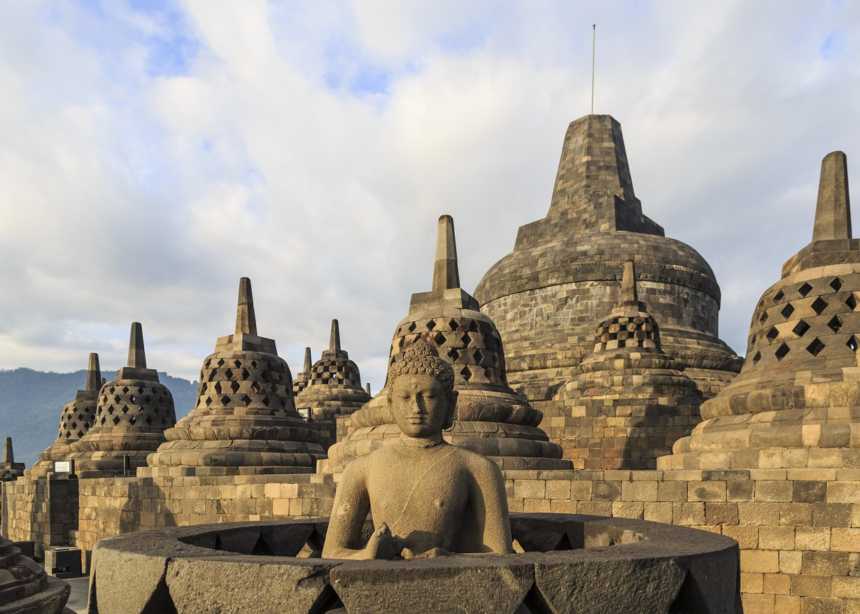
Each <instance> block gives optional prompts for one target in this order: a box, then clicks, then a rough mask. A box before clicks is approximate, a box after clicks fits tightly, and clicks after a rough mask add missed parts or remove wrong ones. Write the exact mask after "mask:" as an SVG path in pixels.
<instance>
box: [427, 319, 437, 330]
mask: <svg viewBox="0 0 860 614" xmlns="http://www.w3.org/2000/svg"><path fill="white" fill-rule="evenodd" d="M424 326H426V327H427V330H433V329H434V328H436V320H428V321H427V324H425V325H424Z"/></svg>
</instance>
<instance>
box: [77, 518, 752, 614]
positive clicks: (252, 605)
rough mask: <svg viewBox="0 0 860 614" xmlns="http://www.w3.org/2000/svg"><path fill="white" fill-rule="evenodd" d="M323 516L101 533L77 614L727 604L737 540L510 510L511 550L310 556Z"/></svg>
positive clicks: (683, 609) (681, 609)
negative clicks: (425, 556) (422, 556)
mask: <svg viewBox="0 0 860 614" xmlns="http://www.w3.org/2000/svg"><path fill="white" fill-rule="evenodd" d="M326 528H327V520H326V519H317V520H284V521H269V522H257V523H236V524H217V525H200V526H194V527H179V528H170V529H162V530H159V531H143V532H139V533H132V534H129V535H122V536H119V537H114V538H110V539H105V540H102V541H100V542H99V543H98V545H97V546H96V549H95V551H94V553H93V574H92V577H91V583H90V612H96V613H101V614H112V613H114V612H122V613H123V614H126V613H131V612H144V611H146V612H156V611H158V612H177V613H179V614H181V613H183V612H261V613H262V612H278V613H281V614H283V613H287V614H289V613H302V614H306V613H309V612H313V613H323V612H332V613H333V612H346V613H353V612H388V613H395V612H408V613H409V614H414V613H416V612H467V613H472V612H492V613H494V614H495V613H500V612H512V613H515V614H530V613H541V614H543V613H548V612H553V613H562V612H570V613H573V612H576V613H577V614H589V613H592V612H595V613H598V612H599V613H600V614H605V613H606V612H612V613H613V614H624V613H628V612H629V613H633V612H636V613H640V612H649V613H654V614H657V613H659V612H667V613H668V612H672V613H678V614H680V613H693V612H695V613H697V614H717V613H719V614H723V613H725V614H730V613H737V612H740V606H739V603H740V597H739V571H738V546H737V544H736V543H735V542H734V541H732V540H730V539H728V538H726V537H723V536H720V535H714V534H712V533H706V532H704V531H699V530H696V529H689V528H684V527H676V526H672V525H664V524H658V523H654V522H645V521H641V520H629V519H623V518H602V517H597V516H582V515H568V514H514V515H512V516H511V530H512V535H513V537H514V540H515V542H514V543H515V548H516V549H517V550H518V551H520V552H521V553H520V554H512V555H504V556H497V555H455V556H447V557H439V558H436V559H429V560H419V561H341V560H333V559H320V558H316V557H318V556H319V552H320V550H321V549H322V544H323V541H324V539H325V531H326Z"/></svg>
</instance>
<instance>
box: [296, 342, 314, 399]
mask: <svg viewBox="0 0 860 614" xmlns="http://www.w3.org/2000/svg"><path fill="white" fill-rule="evenodd" d="M312 366H313V360H312V359H311V348H305V361H304V363H303V364H302V367H303V368H302V372H301V373H299V374H298V375H297V376H296V378H295V379H294V380H293V397H296V396H298V394H299V393H300V392H301V391H302V390H304V389H305V388H307V386H308V380H309V379H310V376H311V367H312Z"/></svg>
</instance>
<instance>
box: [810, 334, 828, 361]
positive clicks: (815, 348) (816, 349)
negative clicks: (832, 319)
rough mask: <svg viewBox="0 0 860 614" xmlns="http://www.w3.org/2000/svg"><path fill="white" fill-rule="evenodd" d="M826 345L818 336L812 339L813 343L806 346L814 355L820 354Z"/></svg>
mask: <svg viewBox="0 0 860 614" xmlns="http://www.w3.org/2000/svg"><path fill="white" fill-rule="evenodd" d="M825 347H826V346H825V345H824V344H823V343H822V342H821V339H819V338H818V337H816V338H815V339H813V340H812V343H810V344H809V345H807V346H806V351H807V352H809V353H810V354H812V355H813V356H818V355H819V354H820V353H821V350H823V349H824V348H825Z"/></svg>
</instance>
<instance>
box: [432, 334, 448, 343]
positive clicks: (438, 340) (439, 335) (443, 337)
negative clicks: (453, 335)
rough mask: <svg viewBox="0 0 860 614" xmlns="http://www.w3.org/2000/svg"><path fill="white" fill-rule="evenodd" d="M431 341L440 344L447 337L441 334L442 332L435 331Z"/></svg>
mask: <svg viewBox="0 0 860 614" xmlns="http://www.w3.org/2000/svg"><path fill="white" fill-rule="evenodd" d="M433 341H435V342H436V345H442V344H443V343H445V341H447V339H445V335H443V334H442V333H436V336H435V337H433Z"/></svg>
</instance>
